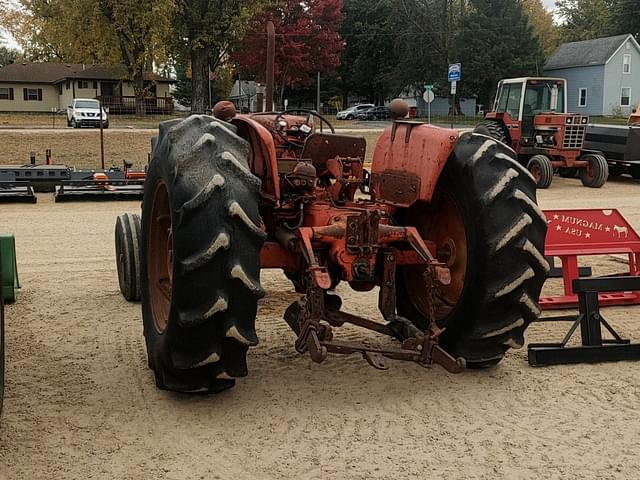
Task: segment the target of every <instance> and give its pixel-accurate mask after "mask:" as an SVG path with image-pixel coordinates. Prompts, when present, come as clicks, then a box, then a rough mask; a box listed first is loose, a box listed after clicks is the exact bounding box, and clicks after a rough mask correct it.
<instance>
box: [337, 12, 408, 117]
mask: <svg viewBox="0 0 640 480" xmlns="http://www.w3.org/2000/svg"><path fill="white" fill-rule="evenodd" d="M342 11H343V22H342V26H341V28H340V36H341V37H342V38H343V40H344V43H345V48H344V51H343V52H342V59H341V63H340V66H339V67H338V75H339V84H340V86H341V89H342V93H343V107H346V106H347V102H348V97H349V94H350V93H355V94H357V95H358V96H360V97H364V98H367V99H368V101H370V102H374V103H382V102H383V101H384V100H385V98H386V97H387V96H388V95H389V92H390V91H391V90H392V86H391V83H392V80H393V79H392V77H393V71H394V69H395V67H396V65H397V64H398V57H397V52H395V51H394V45H393V38H394V36H395V35H396V34H398V33H397V30H396V28H397V26H398V25H397V20H396V19H397V15H394V6H393V1H392V0H380V1H376V2H371V1H369V0H345V1H344V6H343V10H342ZM400 35H402V34H400Z"/></svg>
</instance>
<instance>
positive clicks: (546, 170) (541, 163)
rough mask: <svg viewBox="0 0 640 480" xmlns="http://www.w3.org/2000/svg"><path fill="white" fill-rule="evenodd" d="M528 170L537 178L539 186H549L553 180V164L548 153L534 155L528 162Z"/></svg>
mask: <svg viewBox="0 0 640 480" xmlns="http://www.w3.org/2000/svg"><path fill="white" fill-rule="evenodd" d="M527 170H529V171H530V172H531V175H533V178H535V180H536V182H537V184H538V188H549V186H550V185H551V181H552V180H553V165H552V164H551V159H550V158H549V157H547V156H546V155H534V156H533V157H531V158H530V159H529V161H528V162H527Z"/></svg>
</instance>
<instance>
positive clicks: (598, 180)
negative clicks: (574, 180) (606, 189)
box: [580, 154, 609, 188]
mask: <svg viewBox="0 0 640 480" xmlns="http://www.w3.org/2000/svg"><path fill="white" fill-rule="evenodd" d="M583 158H587V161H588V162H590V163H592V165H591V169H592V170H593V171H594V175H593V177H589V175H588V170H587V169H586V168H583V169H581V170H580V179H581V180H582V184H583V185H584V186H585V187H590V188H600V187H602V186H603V185H604V184H605V183H607V179H608V178H609V164H608V162H607V159H606V158H605V157H604V156H602V155H597V154H595V155H594V154H589V155H585V157H583Z"/></svg>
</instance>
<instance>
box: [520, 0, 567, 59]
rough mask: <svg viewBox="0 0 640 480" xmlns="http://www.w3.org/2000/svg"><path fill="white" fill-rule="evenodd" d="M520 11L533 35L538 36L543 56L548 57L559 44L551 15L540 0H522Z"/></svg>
mask: <svg viewBox="0 0 640 480" xmlns="http://www.w3.org/2000/svg"><path fill="white" fill-rule="evenodd" d="M522 11H523V12H524V14H525V15H526V16H527V18H528V20H529V24H530V25H531V27H532V28H533V33H534V35H535V36H536V37H538V42H539V43H540V45H541V46H542V50H543V51H544V55H545V57H546V58H549V57H550V56H551V55H552V54H553V52H554V51H555V50H556V48H558V45H559V39H558V35H557V33H556V30H555V27H554V23H553V15H552V14H551V13H550V12H549V11H547V9H545V8H544V5H543V4H542V0H522Z"/></svg>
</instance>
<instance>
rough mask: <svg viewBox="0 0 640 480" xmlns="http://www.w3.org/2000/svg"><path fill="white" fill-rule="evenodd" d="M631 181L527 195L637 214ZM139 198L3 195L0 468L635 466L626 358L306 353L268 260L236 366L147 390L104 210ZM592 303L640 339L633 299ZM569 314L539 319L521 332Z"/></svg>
mask: <svg viewBox="0 0 640 480" xmlns="http://www.w3.org/2000/svg"><path fill="white" fill-rule="evenodd" d="M639 194H640V183H638V182H634V181H632V180H630V179H628V180H618V181H615V182H610V183H608V184H607V185H606V186H605V187H604V188H602V189H600V190H591V189H586V188H584V187H581V186H580V185H579V182H578V181H577V180H563V179H560V178H556V179H555V180H554V184H553V185H552V187H551V189H549V190H548V191H543V192H541V193H540V194H539V197H540V202H541V204H542V206H543V207H544V208H568V207H598V208H606V207H615V208H619V209H620V210H621V211H622V212H623V213H624V214H625V215H626V216H627V217H628V219H629V220H630V221H631V222H632V223H633V224H634V225H635V226H636V228H639V229H640V201H639V200H638V195H639ZM138 208H139V203H137V202H126V203H76V204H55V203H53V202H52V200H51V198H50V197H49V196H47V195H45V194H41V195H40V197H39V203H38V204H37V205H2V206H0V230H3V231H6V230H9V231H13V232H15V234H16V237H17V249H18V262H19V267H20V275H21V280H22V283H23V288H22V290H21V291H20V292H19V300H18V302H17V303H16V304H14V305H10V306H8V308H7V312H6V313H7V327H6V329H7V355H8V356H7V376H6V379H7V386H6V398H5V403H4V412H3V416H2V419H1V423H0V478H3V479H5V478H6V479H11V480H13V479H115V478H117V479H152V478H153V479H176V480H178V479H180V480H181V479H234V480H235V479H405V478H420V479H426V478H446V479H496V478H506V479H519V478H532V479H533V478H535V479H538V478H561V479H577V478H584V479H595V478H598V479H605V478H621V479H629V478H637V476H638V472H639V471H640V455H638V453H639V452H640V437H639V436H638V432H640V418H639V416H638V405H639V404H640V387H639V384H640V374H638V372H637V371H636V370H635V369H636V368H637V364H633V363H629V362H621V363H614V364H605V365H577V366H559V367H547V368H531V367H529V366H528V365H527V362H526V350H525V349H522V350H518V351H511V352H509V353H508V355H507V357H506V359H505V360H504V362H503V363H501V364H500V365H499V366H498V367H497V368H495V369H491V370H486V371H475V372H464V373H462V374H460V375H450V374H447V373H446V372H445V371H443V370H442V369H441V368H439V367H434V368H428V369H425V368H422V367H420V366H418V365H416V364H411V363H401V362H393V363H392V365H391V368H390V369H389V370H387V371H378V370H374V369H373V368H371V367H369V366H368V365H367V364H366V363H365V362H364V361H363V360H362V359H361V358H360V357H358V356H356V355H353V356H350V357H338V356H331V357H330V358H329V359H328V361H327V362H326V363H324V364H322V365H317V364H314V363H312V362H311V360H310V359H309V358H308V357H307V356H301V355H298V354H297V353H296V352H295V351H294V349H293V340H294V338H293V334H292V333H291V332H290V331H289V330H288V327H286V325H285V323H284V321H282V320H281V315H282V313H283V311H284V309H285V308H286V307H287V306H288V305H289V303H290V302H291V301H293V300H294V299H295V298H296V295H295V293H294V292H293V289H292V288H291V286H290V285H289V283H288V282H287V281H286V279H285V278H284V277H283V275H281V274H280V273H277V272H263V275H262V282H263V285H264V286H265V287H266V290H267V292H268V294H267V296H266V298H265V299H264V300H262V301H261V305H260V310H259V315H258V319H257V326H258V334H259V337H260V345H259V346H258V347H256V348H254V349H252V350H251V351H250V354H249V370H250V372H249V376H248V377H247V378H246V379H241V380H239V381H238V384H237V386H236V387H235V388H234V389H232V390H230V391H227V392H224V393H222V394H220V395H217V396H183V395H178V394H172V393H167V392H163V391H159V390H157V389H156V388H155V385H154V383H153V378H152V375H151V372H150V371H149V370H148V369H147V366H146V354H145V346H144V340H143V336H142V323H141V316H140V307H139V305H137V304H129V303H127V302H126V301H124V299H123V298H122V297H121V296H120V294H119V291H118V286H117V279H116V270H115V261H114V248H113V225H114V219H115V216H116V215H117V214H120V213H122V212H125V211H136V210H137V209H138ZM593 264H594V265H595V266H596V273H601V272H605V271H612V270H613V271H616V269H620V268H621V267H623V265H621V264H619V263H615V262H612V261H611V260H609V259H607V258H602V259H596V260H595V261H594V263H593ZM558 288H559V284H558V281H555V283H553V282H552V283H551V284H549V288H547V292H550V291H555V292H557V291H558ZM340 292H341V294H342V295H343V298H344V301H345V302H344V303H345V309H347V310H348V311H351V312H354V313H359V314H362V315H367V316H370V317H372V318H376V319H379V318H380V317H379V315H378V313H377V309H376V296H375V293H368V294H357V293H355V292H351V291H349V290H348V289H346V288H341V290H340ZM605 313H606V316H607V318H608V319H609V320H610V321H611V322H612V323H613V324H614V325H616V326H617V327H619V329H620V330H621V331H622V332H623V333H624V334H625V335H628V336H630V337H631V338H635V339H636V340H640V307H629V308H609V309H606V310H605ZM565 329H566V324H564V325H560V324H549V323H546V324H535V325H533V326H532V327H531V328H530V329H529V330H528V341H544V340H554V339H558V338H559V337H560V336H561V335H562V334H563V332H564V330H565ZM338 334H339V335H340V336H341V337H342V338H358V336H361V335H364V336H367V337H369V336H370V335H369V334H367V333H360V332H356V331H354V330H352V329H344V330H342V331H339V332H338ZM380 341H381V342H383V343H384V342H390V340H389V341H388V340H386V339H380Z"/></svg>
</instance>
